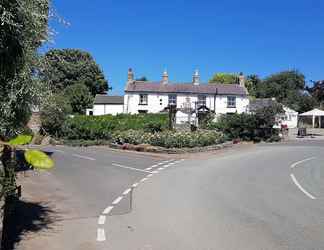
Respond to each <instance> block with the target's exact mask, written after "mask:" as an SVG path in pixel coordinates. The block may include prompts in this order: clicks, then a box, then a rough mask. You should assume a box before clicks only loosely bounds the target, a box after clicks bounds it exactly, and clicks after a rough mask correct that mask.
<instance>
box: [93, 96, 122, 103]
mask: <svg viewBox="0 0 324 250" xmlns="http://www.w3.org/2000/svg"><path fill="white" fill-rule="evenodd" d="M93 103H94V104H124V97H123V96H108V95H96V97H95V99H94V102H93Z"/></svg>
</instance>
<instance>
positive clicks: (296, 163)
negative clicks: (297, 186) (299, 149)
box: [290, 157, 316, 168]
mask: <svg viewBox="0 0 324 250" xmlns="http://www.w3.org/2000/svg"><path fill="white" fill-rule="evenodd" d="M314 159H316V157H310V158H307V159H304V160H301V161H297V162H295V163H294V164H292V165H291V166H290V168H295V167H297V166H298V165H299V164H301V163H304V162H306V161H310V160H314Z"/></svg>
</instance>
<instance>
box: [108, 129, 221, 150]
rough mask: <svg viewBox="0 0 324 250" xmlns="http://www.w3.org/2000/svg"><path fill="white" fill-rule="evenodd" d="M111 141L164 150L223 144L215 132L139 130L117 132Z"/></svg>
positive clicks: (219, 134)
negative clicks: (155, 131)
mask: <svg viewBox="0 0 324 250" xmlns="http://www.w3.org/2000/svg"><path fill="white" fill-rule="evenodd" d="M113 141H115V142H118V143H130V144H135V145H138V144H150V145H153V146H160V147H165V148H184V147H187V148H193V147H203V146H209V145H214V144H218V143H221V142H223V138H222V134H221V133H218V132H215V131H196V132H175V131H164V132H159V133H153V134H152V133H146V132H144V131H141V130H126V131H117V132H115V133H114V134H113Z"/></svg>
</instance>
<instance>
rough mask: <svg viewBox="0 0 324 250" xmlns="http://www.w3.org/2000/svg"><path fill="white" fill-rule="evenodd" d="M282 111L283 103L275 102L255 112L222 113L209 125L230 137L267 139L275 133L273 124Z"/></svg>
mask: <svg viewBox="0 0 324 250" xmlns="http://www.w3.org/2000/svg"><path fill="white" fill-rule="evenodd" d="M282 112H283V109H282V105H278V104H273V105H272V106H269V107H265V108H261V109H258V110H256V111H255V112H254V113H253V114H247V113H242V114H237V113H235V114H225V115H222V116H220V117H219V118H218V120H217V122H209V123H208V125H207V127H208V129H212V130H216V131H220V132H222V133H224V135H225V136H226V137H228V138H229V139H236V138H240V139H243V140H248V141H250V140H254V141H258V140H261V139H265V140H266V139H267V138H268V137H269V136H272V134H273V133H274V129H273V126H274V125H275V123H276V115H277V114H280V113H282Z"/></svg>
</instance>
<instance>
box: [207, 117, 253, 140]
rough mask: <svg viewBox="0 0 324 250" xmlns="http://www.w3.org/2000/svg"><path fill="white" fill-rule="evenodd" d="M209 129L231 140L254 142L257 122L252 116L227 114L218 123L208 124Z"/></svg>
mask: <svg viewBox="0 0 324 250" xmlns="http://www.w3.org/2000/svg"><path fill="white" fill-rule="evenodd" d="M207 127H208V129H215V130H217V131H221V132H223V133H224V134H225V135H226V136H227V137H228V138H230V139H235V138H242V139H244V140H253V137H254V130H255V128H256V127H257V121H256V117H255V115H252V114H246V113H242V114H237V113H235V114H226V115H221V116H220V117H219V118H218V119H217V122H210V123H208V125H207Z"/></svg>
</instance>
